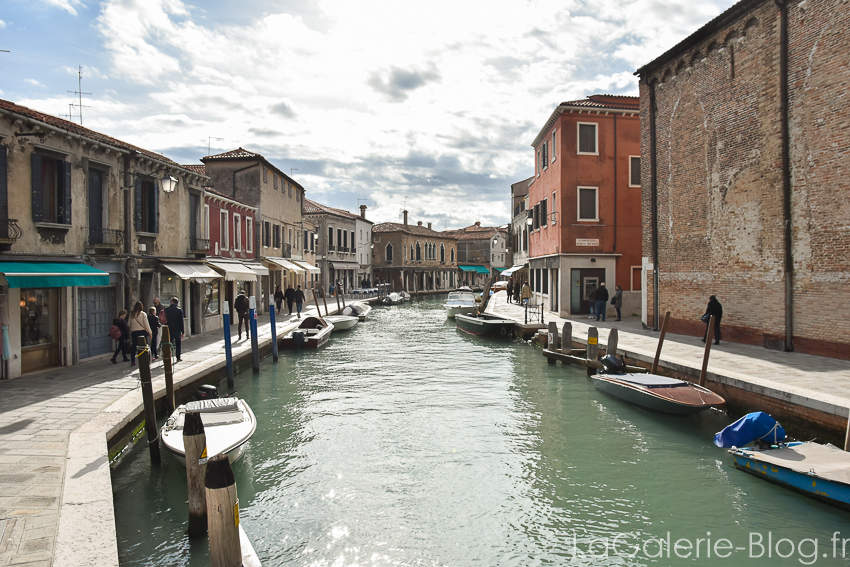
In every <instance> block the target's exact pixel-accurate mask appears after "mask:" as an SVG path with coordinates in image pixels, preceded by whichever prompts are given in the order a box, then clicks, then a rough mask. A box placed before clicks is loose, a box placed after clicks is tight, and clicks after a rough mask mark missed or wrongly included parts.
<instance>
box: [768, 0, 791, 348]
mask: <svg viewBox="0 0 850 567" xmlns="http://www.w3.org/2000/svg"><path fill="white" fill-rule="evenodd" d="M773 1H774V3H775V4H776V6H777V7H778V8H779V116H780V118H779V119H780V121H781V122H782V124H781V131H782V221H783V227H784V235H783V236H784V244H785V274H784V275H785V350H786V351H793V350H794V341H793V338H794V251H793V249H792V234H791V229H792V227H791V157H790V154H791V148H790V135H789V132H788V1H787V0H773Z"/></svg>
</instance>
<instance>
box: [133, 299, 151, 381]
mask: <svg viewBox="0 0 850 567" xmlns="http://www.w3.org/2000/svg"><path fill="white" fill-rule="evenodd" d="M151 336H152V335H151V326H150V323H148V316H147V314H146V313H145V311H144V308H143V307H142V302H141V301H137V302H136V304H135V305H134V306H133V311H131V312H130V339H131V340H132V341H133V347H132V350H131V351H130V366H136V345H137V343H138V342H139V337H147V338H148V342H149V343H150V339H151Z"/></svg>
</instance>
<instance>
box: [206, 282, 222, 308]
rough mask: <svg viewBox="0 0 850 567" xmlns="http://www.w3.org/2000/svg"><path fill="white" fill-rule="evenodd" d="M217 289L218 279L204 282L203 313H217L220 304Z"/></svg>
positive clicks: (218, 287)
mask: <svg viewBox="0 0 850 567" xmlns="http://www.w3.org/2000/svg"><path fill="white" fill-rule="evenodd" d="M219 289H220V284H219V282H218V281H215V282H213V283H208V284H204V315H207V316H209V315H218V313H219V310H220V305H221V302H220V300H219Z"/></svg>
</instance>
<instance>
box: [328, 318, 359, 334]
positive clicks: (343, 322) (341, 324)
mask: <svg viewBox="0 0 850 567" xmlns="http://www.w3.org/2000/svg"><path fill="white" fill-rule="evenodd" d="M323 319H324V320H325V321H327V322H329V323H333V326H334V328H333V330H334V331H347V330H348V329H350V328H352V327H354V325H356V324H357V322H358V321H359V320H360V319H358V318H357V317H356V316H354V315H325V316H324V317H323Z"/></svg>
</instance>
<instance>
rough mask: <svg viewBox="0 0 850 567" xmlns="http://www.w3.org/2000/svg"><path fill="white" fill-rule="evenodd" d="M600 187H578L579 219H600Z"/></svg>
mask: <svg viewBox="0 0 850 567" xmlns="http://www.w3.org/2000/svg"><path fill="white" fill-rule="evenodd" d="M598 193H599V188H598V187H579V188H578V220H580V221H598V220H599V199H598Z"/></svg>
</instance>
